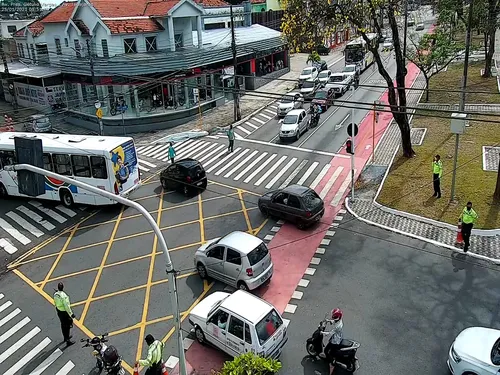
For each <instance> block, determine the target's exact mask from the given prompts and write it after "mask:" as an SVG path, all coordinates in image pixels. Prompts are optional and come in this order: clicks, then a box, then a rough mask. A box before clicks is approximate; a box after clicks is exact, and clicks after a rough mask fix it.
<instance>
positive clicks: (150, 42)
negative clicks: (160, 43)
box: [146, 36, 157, 52]
mask: <svg viewBox="0 0 500 375" xmlns="http://www.w3.org/2000/svg"><path fill="white" fill-rule="evenodd" d="M156 47H157V46H156V36H147V37H146V52H149V51H156V50H157V48H156Z"/></svg>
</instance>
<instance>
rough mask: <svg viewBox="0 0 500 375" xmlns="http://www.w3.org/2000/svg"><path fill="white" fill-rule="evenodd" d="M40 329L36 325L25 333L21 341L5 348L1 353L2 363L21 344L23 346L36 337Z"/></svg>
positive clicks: (0, 360) (0, 359) (0, 361)
mask: <svg viewBox="0 0 500 375" xmlns="http://www.w3.org/2000/svg"><path fill="white" fill-rule="evenodd" d="M40 331H41V329H40V328H38V327H35V328H33V329H32V330H31V331H29V332H28V333H27V334H26V335H24V336H23V337H22V338H21V339H20V340H19V341H16V343H15V344H13V345H12V346H11V347H10V348H9V349H7V350H5V351H4V352H3V353H2V354H0V363H3V362H4V361H5V360H6V359H7V358H9V357H10V356H11V355H12V354H14V353H15V352H16V351H17V350H18V349H19V348H20V347H21V346H23V345H24V344H26V343H27V342H28V341H30V340H31V339H32V338H33V337H35V336H36V335H37V334H38V333H39V332H40ZM16 371H17V370H16Z"/></svg>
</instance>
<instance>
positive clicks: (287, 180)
mask: <svg viewBox="0 0 500 375" xmlns="http://www.w3.org/2000/svg"><path fill="white" fill-rule="evenodd" d="M308 162H309V160H307V159H306V160H302V161H301V162H300V164H299V166H298V167H297V168H295V170H294V171H293V172H292V173H291V174H290V176H288V178H287V179H286V180H285V181H284V182H283V183H282V184H281V186H280V187H279V189H284V188H286V187H287V186H288V185H289V184H290V182H292V180H293V179H294V178H295V176H297V175H298V174H299V173H300V171H301V170H302V168H304V166H305V165H306V164H307V163H308Z"/></svg>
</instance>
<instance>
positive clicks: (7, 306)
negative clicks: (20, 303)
mask: <svg viewBox="0 0 500 375" xmlns="http://www.w3.org/2000/svg"><path fill="white" fill-rule="evenodd" d="M11 306H12V302H11V301H7V302H5V303H3V304H2V305H1V306H0V312H2V311H4V310H6V309H8V308H9V307H11Z"/></svg>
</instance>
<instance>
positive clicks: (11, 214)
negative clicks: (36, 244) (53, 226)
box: [5, 211, 43, 238]
mask: <svg viewBox="0 0 500 375" xmlns="http://www.w3.org/2000/svg"><path fill="white" fill-rule="evenodd" d="M5 215H7V216H8V217H10V218H11V219H12V220H14V222H16V223H18V224H20V225H21V226H22V227H23V228H24V229H26V230H27V231H28V232H30V233H31V234H32V235H34V236H35V237H37V238H38V237H41V236H43V232H42V231H41V230H40V229H38V228H37V227H35V226H34V225H32V224H31V223H29V222H28V220H24V219H23V218H22V217H21V216H19V215H18V214H16V213H15V212H12V211H9V212H7V213H6V214H5Z"/></svg>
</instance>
